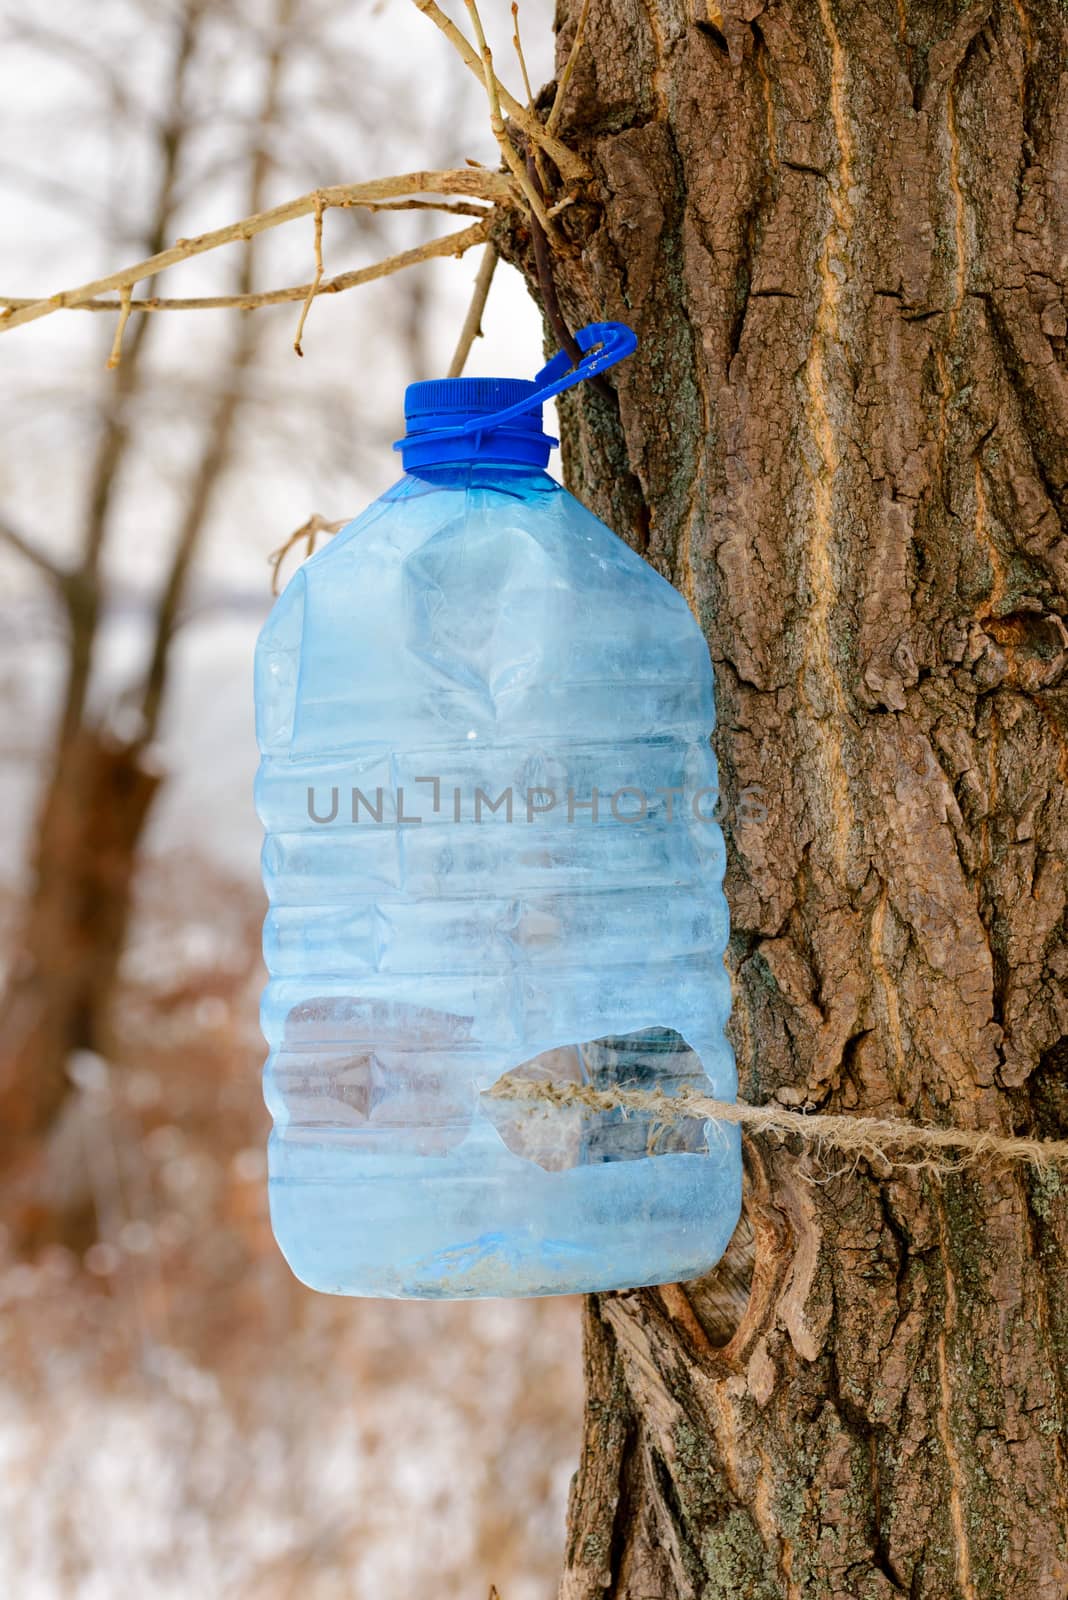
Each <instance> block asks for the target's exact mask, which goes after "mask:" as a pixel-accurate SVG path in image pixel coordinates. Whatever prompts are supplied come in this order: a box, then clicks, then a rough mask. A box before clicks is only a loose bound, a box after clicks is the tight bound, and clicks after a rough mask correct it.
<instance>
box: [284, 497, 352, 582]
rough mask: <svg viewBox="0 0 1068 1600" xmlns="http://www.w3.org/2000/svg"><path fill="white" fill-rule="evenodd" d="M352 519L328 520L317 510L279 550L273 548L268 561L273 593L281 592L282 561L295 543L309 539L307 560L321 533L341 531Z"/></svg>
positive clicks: (305, 553)
mask: <svg viewBox="0 0 1068 1600" xmlns="http://www.w3.org/2000/svg"><path fill="white" fill-rule="evenodd" d="M351 521H352V518H351V517H342V518H341V519H340V521H338V522H328V521H327V520H326V518H325V517H321V516H320V515H319V513H318V512H317V511H315V512H313V513H312V515H311V516H310V517H309V518H308V520H307V522H304V523H302V524H301V526H300V527H299V528H298V529H297V530H296V532H295V533H291V534H290V535H289V538H288V539H287V540H286V541H285V543H284V544H280V545H279V546H278V549H277V550H272V551H271V554H270V555H269V556H268V557H267V562H268V565H269V566H270V569H271V593H272V594H278V593H279V588H280V580H281V572H282V562H283V561H284V560H285V558H286V556H287V555H288V554H289V552H290V551H291V550H292V548H293V546H294V545H297V544H299V543H300V541H301V540H302V539H304V540H306V541H307V545H308V548H307V550H305V552H304V560H305V561H306V560H307V559H308V557H309V556H313V555H314V554H315V546H316V543H317V541H318V538H319V535H320V534H321V533H331V534H333V533H340V532H341V530H342V528H344V527H345V526H346V524H347V523H349V522H351Z"/></svg>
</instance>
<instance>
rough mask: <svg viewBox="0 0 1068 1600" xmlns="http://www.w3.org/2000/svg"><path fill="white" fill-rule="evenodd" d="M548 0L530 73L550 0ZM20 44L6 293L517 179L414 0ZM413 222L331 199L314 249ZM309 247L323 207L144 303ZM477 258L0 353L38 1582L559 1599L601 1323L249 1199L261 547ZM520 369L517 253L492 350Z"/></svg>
mask: <svg viewBox="0 0 1068 1600" xmlns="http://www.w3.org/2000/svg"><path fill="white" fill-rule="evenodd" d="M524 10H525V17H526V23H527V31H528V33H529V35H530V39H529V47H530V50H531V55H532V59H533V60H534V61H535V62H540V67H539V70H540V71H541V72H542V73H543V74H544V75H546V76H547V75H548V74H549V71H550V66H551V51H552V44H551V36H550V26H549V24H550V17H549V15H548V8H547V6H545V5H544V4H541V3H540V0H539V3H535V0H526V4H525V8H524ZM508 21H509V24H510V16H509V17H508ZM0 26H2V30H3V48H2V50H0V85H2V89H0V92H2V98H3V103H4V107H5V111H4V116H5V122H6V135H7V136H6V137H5V140H4V154H3V159H2V161H0V204H2V206H3V211H4V215H5V216H6V217H7V218H8V219H9V223H10V226H9V229H8V242H7V247H6V249H5V266H4V274H5V281H4V282H3V283H2V284H0V289H2V290H3V291H5V292H7V293H10V294H19V293H22V292H24V291H27V292H32V291H33V290H34V289H35V288H36V287H37V286H38V285H40V284H42V283H45V284H54V283H56V282H61V281H63V279H64V278H65V277H66V276H68V274H70V273H73V274H74V276H79V275H81V274H83V273H84V272H85V271H86V270H88V271H95V270H100V271H106V270H108V268H110V267H111V266H113V265H114V264H115V263H116V262H122V261H126V260H129V259H137V258H140V257H141V256H143V255H145V254H148V253H151V252H153V251H154V250H156V249H158V248H159V247H160V246H161V245H163V244H166V243H169V242H171V241H172V240H173V239H175V238H176V237H178V236H180V235H182V234H183V233H186V234H190V233H194V232H197V231H200V230H202V229H204V228H205V227H210V226H213V225H217V224H221V223H225V222H228V221H230V220H231V219H232V218H233V217H236V216H238V215H243V214H247V213H249V212H252V211H255V210H258V209H260V208H261V207H263V206H269V205H272V204H276V203H278V202H279V201H282V200H285V199H287V198H289V197H290V196H291V195H292V194H294V193H300V192H302V191H306V190H308V189H311V188H312V187H314V186H320V185H324V184H329V183H333V182H341V181H349V180H352V179H353V178H361V177H373V176H375V175H377V174H378V173H381V172H387V171H403V170H405V169H411V168H417V167H419V166H422V165H425V164H426V157H427V153H428V151H433V154H434V160H435V161H440V162H442V164H445V165H449V164H452V165H456V166H462V164H463V162H464V160H465V158H466V157H467V156H468V155H470V156H473V157H477V158H479V159H481V160H484V161H486V162H487V163H488V164H490V165H493V166H495V165H496V159H497V158H496V152H495V150H494V147H493V143H492V138H491V137H490V135H489V132H488V128H487V124H486V115H485V98H484V95H483V94H482V92H481V90H480V87H479V85H478V83H477V82H476V81H475V80H474V79H473V78H472V77H471V76H470V75H468V74H466V73H465V72H463V70H462V69H460V70H457V68H456V65H455V61H454V57H453V55H452V53H451V51H450V49H449V47H448V45H447V44H446V43H445V41H444V40H442V39H441V37H440V35H439V34H438V33H437V32H436V31H435V30H434V29H433V28H431V27H429V26H428V25H427V23H426V22H425V20H424V19H422V18H420V17H419V16H418V15H417V14H416V13H415V12H414V9H413V8H412V7H411V5H410V4H407V3H406V0H391V3H388V4H385V5H373V4H371V3H370V0H345V3H344V4H340V3H333V0H245V3H241V0H101V3H100V4H94V5H92V6H89V5H88V4H73V5H70V6H68V7H65V8H60V9H59V10H56V9H55V8H53V9H51V10H48V9H47V8H46V9H45V10H44V11H41V12H39V13H33V14H31V12H30V11H28V10H27V8H26V7H24V6H21V5H17V4H8V5H5V6H3V7H2V8H0ZM539 38H540V44H539ZM539 52H540V54H539ZM448 220H449V221H450V223H451V221H452V219H448ZM432 231H435V228H434V224H433V222H432V219H431V217H430V216H429V214H428V213H424V212H420V211H412V212H406V213H403V214H397V213H391V212H387V211H379V212H372V211H361V212H359V213H353V212H345V211H338V210H335V211H332V212H330V213H329V214H328V216H327V218H326V222H325V228H324V253H325V259H326V262H327V266H328V269H329V270H335V271H336V270H344V269H348V268H352V267H360V266H363V265H366V264H369V263H371V262H373V261H375V260H377V259H379V258H381V257H382V256H384V255H387V254H390V253H391V252H395V251H397V250H402V249H405V248H408V247H411V246H415V245H417V244H418V243H419V242H420V241H421V240H423V239H425V238H427V237H428V236H429V234H430V233H431V232H432ZM313 265H314V258H313V223H312V219H311V218H310V217H309V218H307V219H306V220H305V221H303V222H301V223H300V224H298V225H297V226H296V227H294V228H293V229H290V230H285V231H284V233H282V232H279V233H275V234H271V235H268V236H265V237H263V238H260V239H258V240H255V241H253V242H252V243H251V244H250V245H247V246H240V245H236V246H232V247H230V249H229V250H228V251H225V252H220V253H219V254H217V255H215V256H213V257H210V258H206V259H205V260H203V261H200V262H192V263H189V264H186V265H184V266H183V268H182V270H181V274H180V282H179V281H178V280H179V274H177V273H172V274H170V275H169V276H168V275H164V276H163V277H162V278H161V279H160V280H159V281H158V282H157V283H152V284H146V285H142V286H141V291H140V292H144V293H157V292H158V293H163V294H166V293H168V292H170V293H177V294H192V295H196V294H208V295H211V294H233V293H241V292H243V291H245V290H247V289H250V288H262V287H273V286H275V285H277V284H279V283H283V282H302V281H307V280H308V279H309V278H310V277H311V275H312V270H313ZM477 266H478V261H477V259H476V257H474V256H471V257H468V258H466V259H465V260H463V261H461V262H459V263H453V262H440V263H439V262H433V263H429V264H428V265H426V266H424V267H421V268H420V269H419V270H418V271H417V272H413V273H407V274H403V275H400V276H396V277H392V278H390V279H388V280H386V281H384V282H382V283H376V284H371V285H369V286H368V287H366V288H361V289H360V290H358V291H356V292H355V293H353V294H348V295H344V296H341V297H337V298H331V299H328V300H326V301H324V302H322V303H320V304H317V305H315V306H314V307H313V308H312V311H311V315H310V317H309V319H308V323H307V326H306V328H305V330H304V338H303V344H304V350H305V359H304V360H303V361H301V360H299V359H298V358H297V357H296V356H295V355H294V354H293V350H292V342H293V335H294V332H295V327H296V321H297V316H298V314H299V310H300V307H299V304H293V305H283V306H281V307H279V308H278V309H276V310H260V311H257V312H255V313H247V314H246V313H240V312H222V313H219V312H203V313H192V312H191V313H189V314H184V313H183V314H180V315H175V316H164V315H158V316H142V317H137V316H134V317H131V319H130V320H129V322H128V324H127V325H126V327H125V329H124V330H123V336H122V342H121V356H120V359H119V360H118V364H117V366H113V367H112V368H111V369H110V370H108V368H107V361H108V358H109V354H111V353H112V350H113V344H114V337H115V332H116V326H115V318H114V317H101V316H95V315H92V314H84V315H83V314H78V315H73V314H72V315H71V316H70V317H67V318H64V319H63V325H62V326H59V325H58V324H56V325H49V324H41V325H40V326H39V327H35V328H34V329H33V330H27V332H26V333H25V334H21V335H20V334H13V335H12V336H11V337H10V339H9V340H8V341H6V342H5V345H4V352H3V356H4V371H5V379H6V381H5V384H4V387H3V391H2V394H0V415H2V416H3V428H2V429H0V570H2V573H3V580H4V581H3V591H2V598H0V613H2V616H3V620H4V627H3V629H2V630H0V697H2V700H3V704H4V708H5V716H4V738H3V746H2V749H0V794H2V796H3V807H2V816H3V819H4V831H3V835H2V839H3V851H2V859H0V921H2V930H3V954H4V956H5V958H6V978H5V993H4V1001H3V1005H4V1017H5V1026H4V1029H3V1033H2V1039H0V1217H2V1219H3V1226H2V1227H0V1349H2V1351H3V1368H4V1373H5V1377H4V1379H3V1384H2V1388H3V1406H2V1410H3V1413H4V1417H5V1421H4V1423H3V1424H0V1453H3V1455H4V1457H5V1461H6V1462H7V1467H6V1469H5V1475H4V1485H3V1487H2V1488H0V1571H2V1572H3V1574H4V1587H5V1591H6V1592H10V1593H12V1594H18V1595H19V1596H20V1600H21V1597H22V1596H39V1595H41V1596H55V1597H57V1600H58V1597H59V1596H62V1597H63V1600H70V1597H76V1596H79V1595H82V1594H85V1595H90V1594H94V1593H100V1592H105V1593H110V1594H120V1593H131V1592H136V1593H138V1594H142V1595H146V1596H148V1595H151V1596H153V1597H162V1596H170V1595H174V1596H176V1597H179V1596H180V1597H182V1600H185V1597H187V1596H188V1595H190V1594H198V1595H204V1596H222V1595H226V1596H241V1595H244V1594H246V1593H247V1594H250V1595H251V1594H252V1593H255V1594H256V1595H257V1596H264V1595H266V1596H268V1597H270V1596H279V1597H282V1596H290V1595H295V1594H297V1593H299V1594H300V1595H301V1596H312V1597H318V1596H323V1597H333V1596H336V1595H350V1594H353V1593H372V1592H386V1593H398V1594H399V1593H408V1592H412V1591H413V1590H416V1589H420V1588H426V1587H427V1586H428V1585H429V1586H431V1587H432V1588H433V1590H434V1592H435V1593H438V1594H442V1595H447V1594H451V1593H456V1594H464V1595H467V1594H470V1593H471V1592H472V1586H473V1588H474V1591H475V1592H476V1593H478V1592H482V1593H484V1592H485V1590H486V1588H487V1587H488V1584H489V1581H490V1580H491V1579H495V1580H496V1581H497V1582H498V1584H500V1585H501V1586H502V1587H503V1588H504V1589H505V1592H506V1594H507V1596H508V1600H516V1597H519V1600H523V1597H524V1596H526V1597H529V1600H534V1596H537V1595H542V1594H544V1593H545V1592H547V1590H548V1589H549V1588H551V1586H552V1584H553V1581H554V1573H555V1569H556V1567H557V1566H558V1563H559V1552H560V1547H561V1542H562V1536H563V1508H564V1499H565V1493H566V1483H567V1478H568V1476H569V1473H570V1470H571V1467H572V1464H573V1458H574V1452H575V1446H576V1437H575V1433H576V1428H577V1418H578V1413H579V1403H580V1393H579V1373H578V1363H577V1344H576V1340H577V1325H576V1316H575V1308H574V1307H573V1306H570V1305H567V1306H561V1305H543V1306H540V1307H535V1306H516V1307H500V1308H495V1309H492V1308H491V1309H490V1310H489V1312H488V1313H485V1312H479V1313H478V1314H475V1311H474V1310H473V1308H471V1307H466V1306H455V1307H450V1306H444V1307H438V1308H426V1307H413V1308H405V1307H396V1306H376V1305H373V1304H369V1303H364V1304H359V1305H353V1304H351V1303H350V1304H340V1303H335V1302H331V1301H327V1300H323V1299H321V1298H319V1297H315V1296H311V1295H309V1294H307V1292H306V1291H304V1290H302V1289H301V1288H300V1287H299V1286H298V1285H296V1284H295V1283H294V1282H293V1281H292V1280H291V1279H290V1276H289V1273H288V1269H287V1268H286V1267H285V1265H284V1263H283V1262H282V1260H281V1258H280V1257H279V1256H278V1254H277V1251H276V1249H275V1246H274V1244H273V1241H272V1239H271V1237H270V1233H269V1228H268V1226H267V1220H266V1204H265V1192H264V1176H265V1172H264V1160H263V1153H262V1151H263V1144H264V1140H265V1137H266V1128H267V1119H266V1114H265V1112H264V1110H263V1106H262V1102H261V1099H260V1091H259V1071H260V1066H261V1063H262V1058H263V1042H262V1039H261V1038H260V1036H259V1034H258V1030H257V1028H256V1025H255V1014H256V1003H257V994H258V990H259V988H260V985H261V982H262V971H261V967H260V958H259V936H260V933H259V930H260V922H261V919H262V902H261V894H260V888H259V883H258V850H259V829H258V826H257V824H256V821H255V817H254V813H253V811H252V800H251V786H252V779H253V775H254V771H255V764H256V750H255V744H254V738H253V731H252V715H251V666H250V664H251V653H252V645H253V642H254V639H255V634H256V630H257V628H258V626H259V624H260V621H261V620H262V618H263V617H264V616H265V615H266V612H267V609H268V607H269V605H270V600H271V595H270V579H271V573H270V566H269V561H268V558H269V556H270V555H271V553H272V551H274V550H275V549H276V548H277V547H278V546H279V545H281V544H282V543H283V542H284V541H285V539H286V538H287V536H288V535H289V534H290V533H291V531H292V530H293V529H295V528H297V527H298V526H299V525H300V524H302V523H303V522H305V520H306V519H307V518H308V516H309V514H311V513H313V512H319V513H322V514H323V515H324V516H326V517H327V518H328V519H330V520H333V519H336V518H339V517H343V516H344V515H345V514H346V513H355V512H356V511H358V510H359V509H361V507H362V506H363V505H364V504H366V503H367V502H368V501H369V500H370V499H371V498H373V496H374V495H375V494H377V493H378V492H380V490H381V489H382V488H384V487H385V486H386V484H387V483H388V482H389V481H391V480H392V478H393V477H395V476H396V467H395V458H394V457H393V456H392V454H391V452H390V449H389V446H390V442H391V440H392V439H393V438H394V437H396V435H397V434H398V433H399V432H400V431H401V399H402V395H403V388H404V385H405V383H407V382H409V381H411V380H413V379H416V378H420V377H425V376H428V375H431V374H433V373H434V372H443V371H444V370H446V367H447V366H448V363H449V360H450V357H451V355H452V350H453V346H454V344H455V341H456V337H457V334H458V332H459V329H460V325H461V323H462V321H463V318H464V314H465V311H466V309H467V304H468V300H469V296H470V292H471V285H472V281H473V279H474V276H475V273H476V270H477ZM509 279H510V281H509ZM540 355H541V333H540V324H539V319H538V317H537V314H536V312H535V310H534V308H533V306H532V305H531V304H530V302H529V300H528V298H527V295H526V292H525V290H524V289H523V287H522V284H521V282H520V279H519V277H518V275H517V274H514V273H510V274H508V275H507V276H506V275H505V274H504V273H503V271H502V272H501V273H500V274H499V275H498V280H497V284H496V286H495V300H494V302H493V304H492V305H491V308H490V311H489V313H488V315H487V319H486V338H485V340H484V341H483V342H482V344H481V345H480V347H479V348H478V349H477V350H476V352H475V355H474V357H473V361H472V367H471V370H481V371H494V370H502V371H515V372H525V371H528V370H532V369H533V368H534V367H535V366H536V365H538V364H539V361H540ZM409 1312H414V1313H416V1314H415V1315H410V1314H409ZM413 1524H417V1525H418V1526H419V1529H420V1538H419V1540H417V1541H413V1540H412V1539H411V1537H410V1529H411V1526H412V1525H413Z"/></svg>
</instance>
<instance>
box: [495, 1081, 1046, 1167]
mask: <svg viewBox="0 0 1068 1600" xmlns="http://www.w3.org/2000/svg"><path fill="white" fill-rule="evenodd" d="M485 1093H486V1097H487V1098H489V1099H491V1100H502V1101H519V1102H526V1103H530V1102H540V1103H541V1104H542V1105H543V1106H544V1105H549V1106H556V1107H558V1108H561V1109H563V1108H565V1107H572V1106H581V1107H584V1108H585V1109H586V1110H588V1111H602V1112H604V1111H608V1112H611V1111H622V1112H623V1113H624V1114H627V1113H631V1112H638V1113H641V1114H642V1115H645V1116H652V1117H655V1119H656V1120H657V1121H658V1122H681V1121H683V1120H685V1119H687V1118H693V1119H695V1120H701V1121H716V1122H728V1123H733V1124H735V1125H737V1126H740V1127H742V1128H745V1129H746V1130H747V1131H748V1132H750V1133H763V1134H772V1135H774V1136H776V1137H778V1138H780V1139H784V1138H788V1137H790V1136H794V1137H798V1138H801V1139H804V1140H806V1141H807V1142H809V1143H812V1144H814V1145H816V1146H823V1147H826V1148H828V1149H833V1150H838V1151H842V1152H844V1153H845V1154H848V1155H851V1156H853V1157H854V1158H855V1159H857V1160H868V1161H871V1162H873V1163H874V1164H875V1165H876V1166H877V1167H880V1166H881V1167H882V1168H883V1169H884V1170H886V1169H891V1170H898V1171H900V1170H903V1169H907V1170H911V1171H928V1172H931V1171H933V1172H939V1173H953V1172H960V1171H962V1170H963V1169H964V1168H966V1167H971V1166H975V1165H977V1164H988V1165H989V1164H998V1165H1001V1164H1004V1165H1024V1166H1029V1167H1035V1168H1038V1169H1040V1170H1041V1169H1045V1168H1048V1167H1059V1166H1068V1139H1022V1138H1017V1137H1015V1136H1012V1135H1008V1134H1002V1133H994V1132H991V1131H990V1130H988V1129H985V1128H936V1127H931V1126H930V1125H928V1124H924V1123H917V1122H905V1121H904V1120H903V1119H901V1118H898V1117H855V1116H841V1115H837V1114H835V1115H824V1114H823V1113H820V1112H808V1111H787V1110H785V1109H784V1108H782V1107H780V1106H751V1105H747V1104H746V1103H745V1101H744V1100H742V1101H729V1100H714V1099H712V1098H711V1097H710V1096H709V1095H703V1094H698V1093H697V1092H696V1091H695V1090H693V1089H688V1088H681V1089H679V1090H678V1091H677V1092H676V1093H674V1094H665V1093H664V1092H663V1091H662V1090H656V1089H654V1090H645V1089H593V1088H590V1087H589V1086H588V1085H587V1084H579V1083H553V1082H550V1081H548V1080H545V1081H541V1080H534V1079H529V1078H516V1077H512V1076H510V1075H509V1074H507V1073H506V1074H505V1075H504V1077H502V1078H499V1079H498V1080H497V1082H496V1083H495V1084H494V1085H493V1087H492V1088H491V1089H488V1090H486V1091H485Z"/></svg>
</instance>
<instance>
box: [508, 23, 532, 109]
mask: <svg viewBox="0 0 1068 1600" xmlns="http://www.w3.org/2000/svg"><path fill="white" fill-rule="evenodd" d="M512 43H513V44H514V45H515V53H516V56H517V57H518V59H519V71H520V73H521V74H522V78H523V88H524V89H525V90H526V96H527V108H528V110H530V112H531V113H533V110H534V90H533V89H532V88H531V87H530V73H529V72H528V71H527V58H526V56H525V55H524V54H523V41H522V39H521V38H520V37H519V0H512Z"/></svg>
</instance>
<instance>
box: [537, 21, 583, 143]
mask: <svg viewBox="0 0 1068 1600" xmlns="http://www.w3.org/2000/svg"><path fill="white" fill-rule="evenodd" d="M589 14H590V0H583V5H582V10H581V11H580V12H579V19H578V21H577V22H576V24H575V37H574V38H573V39H572V41H571V49H570V50H569V52H568V57H567V60H566V61H565V63H564V70H563V72H561V74H560V82H559V83H558V84H557V86H556V94H555V95H554V96H553V103H552V108H551V109H550V111H549V115H548V116H547V117H546V119H545V131H546V133H547V134H549V135H553V134H555V132H556V128H557V125H558V123H559V121H560V115H561V113H562V111H563V109H564V97H565V96H566V94H567V91H568V88H569V86H570V84H571V76H572V74H573V72H574V70H575V63H576V61H577V60H578V53H579V51H580V49H581V48H582V37H583V34H584V33H585V32H586V18H587V17H588V16H589ZM560 170H561V172H562V171H563V168H562V167H561V169H560Z"/></svg>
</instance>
